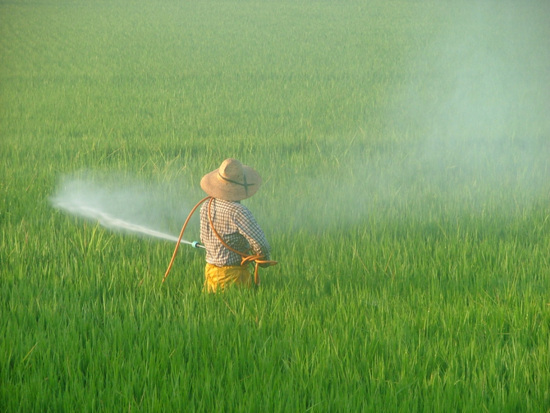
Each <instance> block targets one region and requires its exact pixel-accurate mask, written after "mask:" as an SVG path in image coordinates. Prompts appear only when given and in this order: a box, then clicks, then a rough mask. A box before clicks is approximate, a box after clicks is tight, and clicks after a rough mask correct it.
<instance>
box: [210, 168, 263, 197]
mask: <svg viewBox="0 0 550 413" xmlns="http://www.w3.org/2000/svg"><path fill="white" fill-rule="evenodd" d="M261 184H262V178H261V177H260V175H259V174H258V172H256V171H255V170H254V169H253V168H251V167H250V166H246V165H243V164H242V163H241V162H239V161H238V160H236V159H231V158H229V159H226V160H225V161H223V162H222V164H221V165H220V167H219V168H218V169H216V170H214V171H212V172H210V173H207V174H206V175H204V176H203V177H202V179H201V188H202V189H203V190H204V192H206V193H207V194H208V195H210V196H211V197H214V198H220V199H224V200H226V201H240V200H242V199H246V198H250V197H251V196H252V195H254V194H255V193H256V191H257V190H258V189H259V188H260V185H261Z"/></svg>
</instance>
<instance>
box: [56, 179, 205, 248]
mask: <svg viewBox="0 0 550 413" xmlns="http://www.w3.org/2000/svg"><path fill="white" fill-rule="evenodd" d="M176 192H177V191H175V190H174V188H171V187H170V186H169V185H166V184H164V185H160V184H159V185H156V186H153V185H146V184H144V183H140V182H137V181H135V180H133V179H129V178H128V177H123V176H120V175H116V174H111V175H107V174H100V173H97V172H96V173H92V172H89V171H86V172H79V173H78V174H76V175H74V176H66V177H64V178H63V179H62V180H61V181H60V184H59V187H58V190H57V192H56V194H55V195H54V196H53V197H52V198H51V203H52V205H53V206H54V207H55V208H57V209H60V210H63V211H65V212H68V213H69V214H71V215H75V216H78V217H81V218H85V219H87V220H91V221H94V222H98V223H99V224H100V225H102V226H103V227H105V228H109V229H112V230H116V231H123V232H129V233H133V234H140V235H142V236H149V237H155V238H159V239H165V240H168V241H174V242H177V240H178V237H177V236H175V235H173V234H174V233H176V232H175V230H174V229H175V228H177V226H178V225H181V224H182V223H183V222H184V220H185V217H186V214H187V211H188V208H187V206H186V205H184V204H183V203H182V202H181V201H180V200H178V199H176V198H175V196H174V193H176ZM190 232H191V231H190ZM182 243H186V244H190V245H196V244H195V243H193V242H190V241H186V240H182Z"/></svg>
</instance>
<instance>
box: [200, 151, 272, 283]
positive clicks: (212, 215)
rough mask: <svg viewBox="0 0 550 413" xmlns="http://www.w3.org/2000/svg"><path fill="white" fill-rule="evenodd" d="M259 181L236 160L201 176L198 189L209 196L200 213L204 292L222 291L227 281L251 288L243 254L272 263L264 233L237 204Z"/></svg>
mask: <svg viewBox="0 0 550 413" xmlns="http://www.w3.org/2000/svg"><path fill="white" fill-rule="evenodd" d="M261 183H262V178H260V175H259V174H258V173H257V172H256V171H255V170H254V169H252V168H251V167H249V166H246V165H243V164H242V163H241V162H239V161H238V160H236V159H226V160H225V161H223V162H222V164H221V165H220V167H219V168H218V169H216V170H214V171H212V172H210V173H208V174H206V175H205V176H203V177H202V179H201V188H202V189H203V190H204V192H206V193H207V194H208V195H210V196H211V197H212V198H211V199H210V200H208V201H207V202H205V203H204V204H203V205H202V207H201V212H200V217H201V218H200V220H201V223H200V238H201V242H202V244H203V245H204V246H205V248H206V268H205V283H204V287H205V290H206V291H208V292H216V291H217V290H218V289H220V290H222V291H223V290H224V289H225V287H226V286H228V285H231V284H238V285H241V286H246V287H251V286H252V279H251V278H252V277H251V274H250V272H249V269H248V262H243V257H248V258H249V259H253V260H255V261H256V262H257V263H258V264H259V265H260V266H266V265H272V264H273V263H274V262H272V261H268V260H269V243H268V242H267V239H266V237H265V235H264V232H263V231H262V229H261V228H260V227H259V225H258V224H257V223H256V220H255V219H254V216H253V215H252V213H251V212H250V211H249V210H248V208H247V207H245V206H244V205H242V204H241V203H240V201H241V200H243V199H246V198H250V197H251V196H252V195H254V194H255V193H256V191H257V190H258V189H259V188H260V185H261ZM220 238H221V239H222V240H223V241H222V240H220ZM224 244H225V245H224ZM244 261H246V259H245V260H244Z"/></svg>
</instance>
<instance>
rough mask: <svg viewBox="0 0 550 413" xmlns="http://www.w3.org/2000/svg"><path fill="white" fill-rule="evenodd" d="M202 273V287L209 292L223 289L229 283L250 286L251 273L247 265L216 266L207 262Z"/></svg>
mask: <svg viewBox="0 0 550 413" xmlns="http://www.w3.org/2000/svg"><path fill="white" fill-rule="evenodd" d="M204 275H205V280H204V289H205V291H207V292H209V293H215V292H217V291H218V289H219V290H221V291H224V290H225V287H226V286H228V285H231V284H236V285H238V286H243V287H247V288H250V287H252V275H251V274H250V271H249V269H248V265H245V266H241V265H230V266H227V267H218V266H216V265H213V264H208V263H207V264H206V267H205V269H204Z"/></svg>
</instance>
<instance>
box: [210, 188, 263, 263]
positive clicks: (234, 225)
mask: <svg viewBox="0 0 550 413" xmlns="http://www.w3.org/2000/svg"><path fill="white" fill-rule="evenodd" d="M208 204H209V201H207V202H205V203H204V204H202V207H201V213H200V215H201V242H202V243H203V245H204V246H205V247H206V262H207V263H209V264H214V265H217V266H218V267H223V266H227V265H240V264H241V256H240V255H238V254H235V253H234V252H232V251H230V250H228V249H227V248H226V247H224V246H223V244H222V243H221V242H220V241H219V239H218V237H216V234H214V232H213V231H212V228H211V227H210V222H209V220H208ZM211 210H212V211H211V215H212V223H213V224H214V228H215V229H216V231H217V232H218V234H220V236H221V237H222V238H223V240H224V241H225V242H226V243H227V245H229V246H230V247H231V248H234V249H236V250H237V251H241V252H243V253H249V252H250V251H252V253H253V254H260V255H263V256H264V258H265V259H266V260H269V244H268V242H267V239H266V238H265V235H264V232H263V231H262V229H261V228H260V226H259V225H258V224H257V222H256V220H255V219H254V216H253V215H252V213H251V212H250V211H249V209H248V208H247V207H245V206H244V205H241V204H240V203H239V202H230V201H224V200H222V199H218V198H215V199H214V200H213V201H212V207H211Z"/></svg>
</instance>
